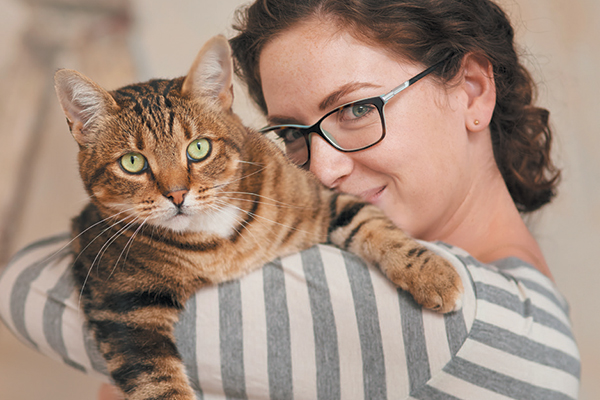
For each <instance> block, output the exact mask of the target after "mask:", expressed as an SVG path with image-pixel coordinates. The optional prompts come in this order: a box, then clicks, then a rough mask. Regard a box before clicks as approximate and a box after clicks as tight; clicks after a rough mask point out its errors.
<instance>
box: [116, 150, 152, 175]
mask: <svg viewBox="0 0 600 400" xmlns="http://www.w3.org/2000/svg"><path fill="white" fill-rule="evenodd" d="M120 164H121V167H122V168H123V169H124V170H125V172H128V173H130V174H139V173H140V172H143V171H144V170H146V168H148V162H147V161H146V157H144V156H143V155H141V154H140V153H127V154H125V155H124V156H123V157H121V160H120Z"/></svg>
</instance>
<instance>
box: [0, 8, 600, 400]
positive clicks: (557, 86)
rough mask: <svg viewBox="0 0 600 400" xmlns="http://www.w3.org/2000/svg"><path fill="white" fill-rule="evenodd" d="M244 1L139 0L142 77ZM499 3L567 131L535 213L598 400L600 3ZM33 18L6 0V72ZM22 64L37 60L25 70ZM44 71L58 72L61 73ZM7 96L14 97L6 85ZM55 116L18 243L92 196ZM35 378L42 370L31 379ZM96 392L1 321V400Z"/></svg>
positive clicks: (3, 155) (9, 143)
mask: <svg viewBox="0 0 600 400" xmlns="http://www.w3.org/2000/svg"><path fill="white" fill-rule="evenodd" d="M64 1H66V0H64ZM71 1H75V0H71ZM240 3H243V1H240V0H220V1H206V0H185V1H184V0H178V1H177V2H167V1H158V0H134V1H133V8H132V14H133V16H134V25H133V37H132V39H131V40H130V42H129V44H130V45H131V46H132V48H133V61H134V63H133V65H134V66H135V68H136V70H137V74H138V75H137V76H138V78H140V79H145V78H149V77H153V76H156V77H172V76H177V75H182V74H185V72H186V71H187V68H188V66H189V64H190V62H191V61H192V60H193V58H194V56H195V54H196V52H197V51H198V49H199V48H200V46H201V45H202V43H203V42H204V41H205V40H207V39H208V38H209V37H210V36H212V35H214V34H216V33H224V34H226V35H228V34H230V33H231V30H230V29H229V28H228V26H229V25H230V21H231V17H232V15H233V10H234V8H235V7H236V6H237V5H238V4H240ZM175 4H177V6H176V7H175ZM501 4H502V5H503V6H505V7H506V9H507V10H508V11H509V13H510V15H511V17H512V19H513V23H514V25H515V27H516V31H517V36H518V41H519V43H520V44H521V45H522V47H523V51H524V54H525V57H526V59H527V60H528V65H529V67H530V68H531V71H532V72H533V74H534V76H535V77H536V80H537V81H538V82H539V83H540V99H539V102H540V103H541V104H542V105H544V106H546V107H547V108H549V109H550V110H551V111H552V120H553V123H554V127H555V131H556V134H557V137H558V140H557V145H556V155H557V157H558V160H559V163H560V165H561V166H562V167H563V168H564V177H563V183H562V186H561V191H560V195H559V197H558V198H557V199H556V201H555V202H554V203H553V204H552V205H551V206H549V207H547V208H546V209H545V210H544V211H543V212H542V213H540V214H538V215H536V216H535V217H534V218H532V219H531V221H530V222H531V226H532V229H533V230H534V232H535V233H536V236H537V237H538V239H539V240H540V242H541V245H542V247H543V249H544V251H545V254H546V256H547V258H548V261H549V263H550V266H551V269H552V271H553V273H554V275H555V278H556V281H557V284H558V286H559V287H560V288H561V290H562V291H563V293H564V294H565V296H566V297H567V298H568V300H569V301H570V303H571V309H572V320H573V324H574V327H575V334H576V338H577V340H578V343H579V345H580V349H581V353H582V359H583V384H582V396H581V398H582V399H587V400H591V399H594V398H597V396H598V394H599V393H600V380H599V379H598V376H600V345H598V344H597V338H598V335H599V334H600V318H599V317H598V315H597V314H596V313H595V309H596V307H595V303H594V302H593V298H594V297H593V296H594V295H595V294H596V291H597V290H598V286H599V285H600V270H599V268H598V267H597V266H598V265H599V264H600V263H599V262H598V261H597V260H596V259H595V258H592V251H593V249H595V248H596V246H598V245H599V244H600V157H599V156H598V153H600V134H599V132H598V130H599V129H598V123H597V122H596V119H597V118H598V116H599V114H600V106H599V105H598V104H599V102H598V99H597V96H598V93H600V79H599V78H598V76H597V74H596V70H597V69H598V66H600V45H599V44H598V38H600V27H599V24H598V21H599V20H600V2H598V0H575V1H573V0H571V1H568V0H518V1H517V0H502V1H501ZM28 18H29V14H28V13H27V12H26V10H25V9H24V7H23V6H22V5H21V3H19V2H17V1H16V0H0V71H1V73H2V76H6V72H7V66H8V65H10V64H9V61H10V60H11V59H14V58H15V56H16V55H17V54H18V48H19V46H18V44H19V40H20V39H19V34H20V32H22V30H23V29H25V28H24V27H26V26H27V23H28V21H29V20H28ZM99 46H104V48H105V50H106V48H107V49H108V50H106V52H105V53H103V54H106V56H107V57H109V58H110V57H116V54H114V50H113V51H111V49H114V48H113V47H111V46H110V43H109V44H106V43H105V44H104V45H99ZM62 61H63V62H64V65H63V66H68V67H73V68H78V69H80V70H82V72H84V73H86V72H87V73H88V74H89V75H91V76H93V77H96V76H97V75H94V73H93V71H98V70H103V71H104V72H106V70H108V69H109V65H111V63H110V62H105V63H104V64H103V63H102V62H101V61H97V62H95V63H89V62H88V63H87V64H86V63H81V60H80V59H78V58H69V57H66V58H64V59H63V60H62ZM12 68H14V67H12ZM127 68H128V67H127ZM86 69H87V70H86ZM23 71H25V72H26V71H27V69H26V68H23ZM25 72H22V74H21V75H23V74H25ZM130 72H131V73H133V72H132V71H129V70H127V71H124V72H123V73H121V74H118V73H115V74H112V75H111V74H108V75H106V76H105V77H104V78H103V79H106V82H112V85H113V87H114V86H116V85H119V84H121V83H124V82H127V81H128V80H129V78H126V77H127V76H128V74H129V73H130ZM97 73H98V74H99V73H100V72H97ZM36 79H38V80H37V81H35V80H32V79H30V80H27V79H24V82H28V84H27V85H25V86H24V87H23V89H22V91H20V90H16V91H15V92H12V93H10V96H15V98H16V97H17V96H20V94H21V93H23V92H26V93H29V94H28V96H30V98H33V99H35V95H34V94H35V93H33V92H35V87H36V85H38V86H39V85H42V84H43V82H44V79H40V78H39V77H38V78H36ZM46 79H48V80H50V79H51V76H47V77H46ZM101 83H102V82H101ZM3 96H4V97H5V98H6V97H7V95H6V93H3ZM236 101H237V103H236V108H237V110H238V112H240V114H242V116H243V118H244V120H245V121H246V122H247V123H248V124H249V125H252V126H258V125H260V122H259V121H260V117H258V116H257V115H256V114H255V113H254V112H253V109H252V108H251V107H250V106H249V103H248V101H247V100H246V99H244V98H243V96H242V93H241V92H239V91H238V94H237V100H236ZM15 104H16V103H15V102H13V101H10V102H8V103H7V102H6V101H5V102H1V101H0V105H2V107H3V108H2V109H0V127H2V128H3V129H2V130H0V143H4V144H3V145H0V182H1V183H2V185H1V187H2V188H3V193H1V194H0V207H2V206H4V204H5V202H6V199H7V198H8V197H10V195H11V194H13V192H14V190H15V188H14V186H13V185H15V181H16V176H17V172H16V170H15V165H17V164H18V163H17V161H18V160H15V157H14V156H15V154H16V153H15V152H14V151H9V150H8V149H15V148H16V149H21V150H20V151H23V149H24V146H25V145H24V143H26V142H25V141H24V138H22V137H15V134H14V132H16V131H17V130H15V129H12V128H11V129H8V128H7V126H11V127H12V126H15V124H16V122H14V121H13V122H11V124H12V125H8V124H7V123H6V119H7V118H8V119H10V117H11V116H14V115H17V113H18V112H19V110H15V109H14V108H15ZM11 107H12V108H11ZM20 112H23V111H22V110H21V111H20ZM7 113H8V115H7ZM22 115H27V114H26V113H25V114H22ZM49 115H50V117H49V121H48V126H49V127H56V129H50V128H49V129H47V130H45V131H44V132H43V135H42V137H41V139H40V141H39V142H37V143H36V146H41V149H42V151H39V152H37V157H36V160H32V162H33V165H34V166H35V168H34V169H33V174H32V176H31V180H32V182H33V184H32V185H31V190H30V191H29V192H26V196H24V197H23V198H22V199H20V200H19V201H20V204H22V205H23V207H24V208H25V210H26V213H25V216H24V218H23V219H22V220H20V221H19V222H18V226H14V230H13V231H12V232H13V235H12V239H14V240H13V241H12V249H13V250H14V249H16V248H17V247H20V246H22V245H24V244H26V243H28V242H30V241H31V240H33V239H36V238H39V237H43V236H46V235H48V234H51V233H54V232H57V231H63V230H65V229H67V224H68V219H69V217H70V216H72V215H73V214H74V213H75V212H76V210H78V209H79V208H80V207H81V206H82V205H83V203H84V202H85V195H84V193H83V191H82V190H81V188H80V185H79V182H78V179H77V174H76V167H75V151H76V146H75V145H74V143H73V141H72V139H71V138H70V136H69V134H68V131H67V129H66V126H64V122H63V118H62V116H61V112H60V110H59V108H58V106H57V105H56V104H53V105H52V106H51V110H50V111H49ZM2 119H4V122H2V121H1V120H2ZM16 125H18V124H16ZM25 147H26V146H25ZM21 154H28V153H27V152H26V151H25V152H24V153H21ZM22 157H24V156H23V155H21V156H19V158H20V159H22ZM36 161H37V162H36ZM0 218H3V217H2V216H0ZM2 222H3V221H2V220H0V223H2ZM32 375H37V376H38V377H40V378H39V379H38V377H36V378H35V380H33V379H31V377H32ZM42 375H44V378H41V376H42ZM95 390H96V383H94V382H93V381H91V380H90V379H89V378H86V377H83V376H82V375H81V374H79V373H77V372H73V371H70V370H69V369H68V368H66V367H64V366H59V365H57V364H56V363H54V362H51V361H49V360H46V359H45V358H43V357H41V356H39V355H37V354H36V353H34V352H33V351H31V350H29V349H26V348H24V346H22V345H20V344H17V343H15V342H14V340H13V339H12V337H11V336H10V335H9V334H8V333H7V332H6V330H5V328H3V327H0V399H11V400H18V399H48V400H53V399H83V398H90V399H91V398H93V393H94V391H95Z"/></svg>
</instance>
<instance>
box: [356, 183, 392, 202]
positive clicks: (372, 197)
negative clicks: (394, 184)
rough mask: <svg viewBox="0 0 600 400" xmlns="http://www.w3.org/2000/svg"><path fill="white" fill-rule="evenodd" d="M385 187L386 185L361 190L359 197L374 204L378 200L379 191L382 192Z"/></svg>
mask: <svg viewBox="0 0 600 400" xmlns="http://www.w3.org/2000/svg"><path fill="white" fill-rule="evenodd" d="M386 187H387V186H381V187H379V188H376V189H371V190H367V191H366V192H362V193H361V194H360V195H359V197H360V198H361V199H363V200H364V201H366V202H368V203H371V204H374V203H376V202H377V200H379V197H381V193H383V191H384V190H385V188H386Z"/></svg>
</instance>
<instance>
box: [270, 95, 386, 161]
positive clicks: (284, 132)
mask: <svg viewBox="0 0 600 400" xmlns="http://www.w3.org/2000/svg"><path fill="white" fill-rule="evenodd" d="M317 126H318V127H320V129H321V133H322V135H321V136H325V137H324V139H325V140H327V141H328V142H329V143H330V144H331V145H332V146H333V147H335V148H337V149H338V150H346V151H353V150H359V149H363V148H365V147H368V146H370V145H372V144H374V143H376V142H377V141H379V140H380V139H381V137H382V136H383V123H382V119H381V116H380V113H379V110H378V108H377V106H376V105H375V104H373V103H372V99H368V100H362V101H358V102H355V103H350V104H346V105H345V106H343V107H341V108H339V109H337V110H335V111H333V112H331V113H330V114H328V115H326V116H325V118H323V119H322V120H321V122H320V124H317ZM315 130H316V129H315ZM275 133H276V134H277V136H279V137H280V138H281V139H282V141H283V144H284V146H285V151H286V154H287V156H288V157H289V159H290V160H291V161H292V162H294V163H295V164H298V165H304V164H305V163H306V162H307V161H308V156H309V149H308V141H307V140H306V139H305V134H309V135H310V134H313V133H315V132H307V131H306V130H304V129H300V128H293V127H284V128H281V129H278V130H276V131H275Z"/></svg>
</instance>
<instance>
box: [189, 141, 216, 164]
mask: <svg viewBox="0 0 600 400" xmlns="http://www.w3.org/2000/svg"><path fill="white" fill-rule="evenodd" d="M210 150H211V144H210V141H209V140H208V139H196V140H194V141H193V142H192V143H190V145H189V146H188V148H187V156H188V159H189V160H190V161H202V160H204V159H205V158H206V157H208V156H209V155H210Z"/></svg>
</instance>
